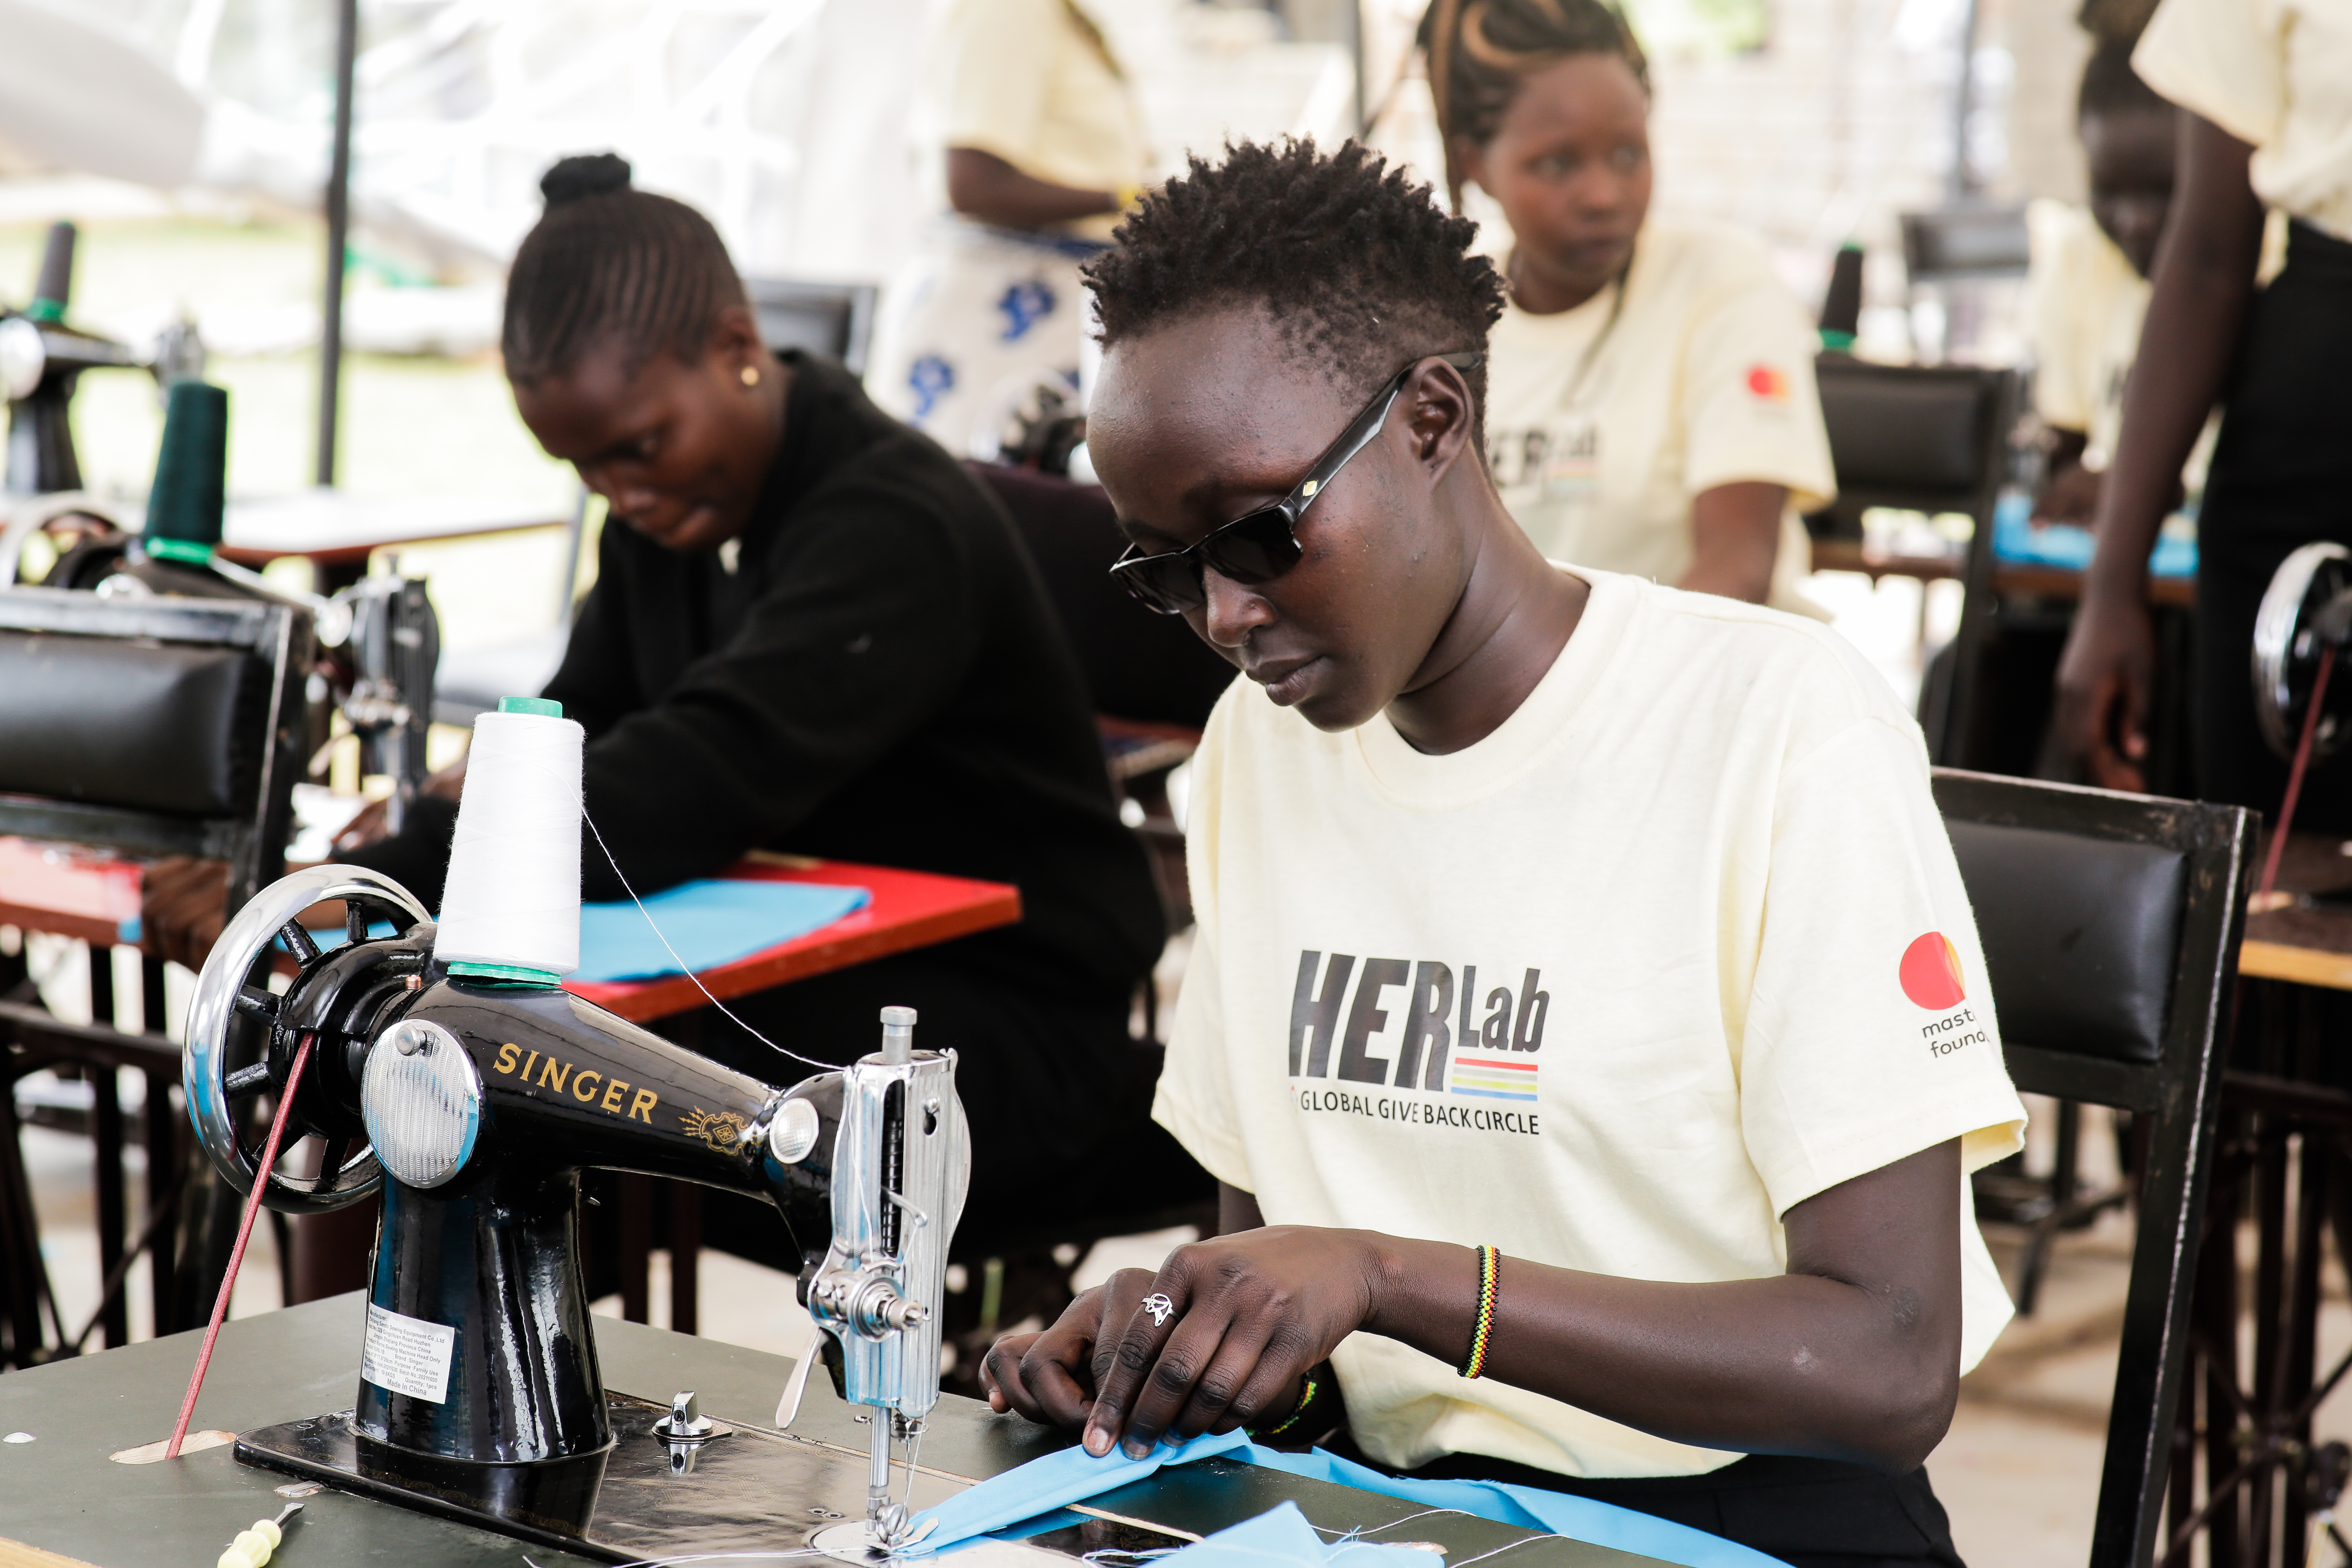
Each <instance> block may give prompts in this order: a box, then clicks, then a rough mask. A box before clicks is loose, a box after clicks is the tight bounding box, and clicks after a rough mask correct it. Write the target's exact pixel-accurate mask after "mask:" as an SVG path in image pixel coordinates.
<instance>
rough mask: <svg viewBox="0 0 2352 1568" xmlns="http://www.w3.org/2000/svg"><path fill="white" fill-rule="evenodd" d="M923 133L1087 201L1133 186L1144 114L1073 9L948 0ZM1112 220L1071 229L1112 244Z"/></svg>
mask: <svg viewBox="0 0 2352 1568" xmlns="http://www.w3.org/2000/svg"><path fill="white" fill-rule="evenodd" d="M924 76H925V79H926V84H927V86H926V90H925V94H924V100H925V102H924V106H923V109H922V111H921V113H920V115H919V130H920V132H921V134H922V137H923V139H924V140H925V141H927V142H936V144H937V145H938V146H939V147H940V148H948V147H971V148H973V149H975V150H977V151H979V152H982V153H994V154H995V155H996V156H998V157H1000V158H1002V159H1003V160H1004V161H1005V162H1006V163H1010V164H1012V165H1013V167H1014V168H1016V169H1018V170H1020V171H1021V172H1022V173H1023V174H1027V175H1029V176H1030V177H1031V178H1032V179H1038V180H1045V181H1049V182H1051V183H1052V184H1057V185H1068V186H1070V187H1072V188H1073V189H1076V190H1082V191H1118V190H1119V189H1121V188H1122V187H1125V186H1128V185H1135V184H1141V183H1142V182H1143V181H1144V180H1145V179H1146V178H1147V177H1148V176H1149V173H1150V163H1151V159H1150V152H1149V151H1148V149H1147V148H1146V146H1145V142H1144V132H1143V116H1142V112H1141V110H1139V108H1138V107H1137V105H1136V101H1135V95H1134V94H1133V93H1132V92H1131V91H1130V90H1129V86H1128V81H1127V77H1126V72H1125V70H1124V69H1123V68H1121V67H1120V65H1119V64H1118V59H1117V58H1116V57H1114V56H1113V55H1112V53H1111V52H1110V47H1109V44H1108V41H1107V40H1106V39H1105V37H1104V36H1103V31H1102V27H1101V25H1100V24H1099V23H1098V22H1097V20H1096V19H1095V17H1094V16H1090V15H1089V14H1087V12H1086V11H1084V10H1082V9H1080V8H1079V5H1078V3H1077V0H946V5H945V9H944V10H943V11H942V12H941V14H940V19H939V22H938V26H937V29H936V31H935V32H934V34H933V35H932V37H931V40H930V47H929V50H928V51H927V54H926V63H925V67H924ZM1118 216H1119V215H1118V214H1115V213H1104V214H1098V215H1097V216H1094V217H1090V218H1081V219H1079V220H1077V221H1076V222H1075V223H1072V224H1069V225H1067V226H1066V229H1067V232H1069V233H1071V234H1073V235H1076V236H1080V237H1085V238H1088V239H1099V240H1108V238H1109V237H1110V233H1111V230H1112V229H1113V228H1114V227H1116V226H1118Z"/></svg>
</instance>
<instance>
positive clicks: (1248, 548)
mask: <svg viewBox="0 0 2352 1568" xmlns="http://www.w3.org/2000/svg"><path fill="white" fill-rule="evenodd" d="M1427 357H1429V358H1432V359H1441V360H1444V362H1445V363H1447V364H1450V365H1452V366H1453V367H1454V369H1456V370H1460V371H1471V370H1475V369H1477V368H1478V366H1479V365H1480V364H1481V363H1484V362H1485V360H1486V354H1485V353H1480V352H1476V351H1467V350H1465V352H1463V353H1450V354H1432V355H1429V356H1427ZM1421 363H1422V362H1421V361H1420V360H1415V361H1413V362H1412V363H1411V364H1409V365H1407V366H1405V367H1404V368H1403V369H1402V370H1401V371H1399V372H1397V373H1396V374H1394V375H1392V376H1391V377H1390V378H1389V381H1388V384H1387V385H1385V386H1383V387H1381V389H1380V391H1378V392H1376V393H1374V394H1373V395H1372V400H1371V401H1370V403H1367V404H1366V405H1364V411H1363V412H1362V413H1361V414H1359V415H1357V416H1356V418H1355V422H1354V423H1352V424H1350V425H1349V426H1348V427H1347V428H1346V429H1345V430H1342V431H1341V432H1339V439H1338V440H1336V441H1334V442H1332V443H1331V445H1330V446H1329V447H1326V448H1325V449H1324V452H1323V455H1322V456H1321V457H1319V458H1316V459H1315V466H1314V467H1313V468H1309V469H1307V477H1306V478H1305V479H1301V480H1299V481H1298V488H1297V489H1294V490H1292V491H1291V492H1290V493H1289V494H1288V495H1286V496H1285V497H1283V498H1282V499H1281V500H1278V501H1276V502H1275V503H1274V504H1273V505H1271V506H1262V507H1259V508H1258V509H1257V510H1255V511H1249V512H1244V513H1243V514H1242V515H1241V516H1239V517H1237V518H1235V519H1234V521H1231V522H1229V523H1227V524H1225V525H1224V526H1223V528H1220V529H1218V530H1217V531H1215V532H1213V533H1212V534H1210V535H1209V536H1208V537H1207V538H1206V539H1203V540H1202V541H1201V542H1199V543H1197V544H1191V545H1187V546H1186V547H1185V548H1183V549H1181V550H1167V551H1162V552H1160V553H1159V554H1157V555H1143V554H1139V553H1138V552H1139V550H1140V549H1141V548H1142V547H1141V546H1139V545H1129V546H1128V550H1127V553H1126V554H1124V555H1122V556H1120V557H1119V558H1118V560H1117V561H1115V562H1113V563H1111V568H1110V574H1111V575H1112V576H1114V577H1116V578H1118V580H1119V581H1120V582H1121V583H1123V584H1126V585H1127V591H1128V592H1129V593H1130V594H1133V595H1135V596H1136V597H1137V598H1139V599H1140V600H1142V601H1143V602H1144V603H1145V604H1146V605H1150V607H1151V608H1153V609H1155V610H1157V611H1159V612H1160V614H1161V615H1163V616H1177V615H1181V614H1183V613H1184V612H1185V611H1187V610H1197V609H1199V608H1200V607H1201V606H1202V605H1203V604H1204V603H1206V602H1207V598H1208V593H1207V590H1206V589H1205V588H1204V587H1202V583H1201V574H1202V571H1203V570H1204V569H1205V570H1208V571H1213V572H1214V573H1216V574H1217V575H1218V576H1220V577H1223V578H1225V579H1226V580H1228V581H1230V582H1234V583H1239V584H1242V585H1243V586H1244V587H1246V588H1254V587H1256V586H1257V585H1258V584H1261V583H1271V582H1273V581H1274V580H1275V579H1276V577H1279V576H1281V575H1282V574H1284V573H1285V572H1287V571H1289V570H1290V569H1291V568H1292V567H1293V566H1296V565H1297V564H1298V558H1299V556H1300V554H1301V553H1303V552H1302V551H1301V550H1300V548H1299V544H1298V518H1299V514H1300V513H1302V512H1304V511H1305V510H1307V507H1308V506H1310V505H1312V504H1313V502H1314V500H1315V498H1316V497H1317V496H1318V495H1321V494H1322V493H1323V489H1324V487H1325V486H1327V485H1328V484H1329V483H1330V482H1331V481H1332V480H1333V479H1336V478H1337V477H1338V476H1339V470H1340V469H1341V468H1346V467H1347V466H1348V459H1349V458H1352V457H1354V456H1355V455H1356V454H1357V453H1359V452H1360V451H1362V450H1363V449H1364V448H1365V447H1369V446H1370V445H1371V441H1372V437H1375V436H1377V435H1379V434H1380V431H1381V426H1382V425H1384V424H1386V423H1387V422H1388V416H1389V410H1390V408H1391V407H1392V406H1394V405H1395V403H1396V400H1397V394H1399V393H1401V392H1402V391H1403V390H1404V384H1405V379H1406V378H1407V377H1408V376H1410V375H1412V373H1413V372H1414V371H1415V370H1418V369H1419V368H1420V367H1421Z"/></svg>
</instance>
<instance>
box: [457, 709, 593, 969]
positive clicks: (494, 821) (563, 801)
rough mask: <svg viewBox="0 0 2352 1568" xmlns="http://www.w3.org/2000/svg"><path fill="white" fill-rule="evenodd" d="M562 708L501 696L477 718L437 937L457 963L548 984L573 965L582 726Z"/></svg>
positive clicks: (576, 960) (577, 919)
mask: <svg viewBox="0 0 2352 1568" xmlns="http://www.w3.org/2000/svg"><path fill="white" fill-rule="evenodd" d="M562 711H563V710H562V708H561V707H560V706H559V705H558V704H556V703H553V702H549V701H545V700H541V699H538V698H519V697H509V698H507V699H505V700H503V701H501V702H500V703H499V711H497V712H496V713H484V714H482V715H480V716H479V717H478V718H476V719H475V721H474V746H473V750H472V752H470V753H469V754H468V756H467V762H466V792H465V794H464V795H463V796H462V797H461V798H460V799H459V801H458V804H457V833H456V836H455V837H452V838H451V840H450V843H449V879H448V883H447V885H446V889H444V891H443V893H442V895H441V920H440V928H439V931H438V934H437V935H436V938H435V941H434V952H435V953H436V956H437V957H439V958H440V959H441V961H442V962H443V963H447V964H449V965H450V966H451V967H452V968H453V969H457V968H459V966H461V965H462V966H463V968H462V969H459V972H460V973H472V974H475V975H482V976H488V977H490V978H496V979H507V980H527V981H528V980H535V981H540V982H541V983H546V984H551V983H552V982H553V981H554V980H555V979H556V977H557V976H559V975H564V974H569V973H572V971H573V970H575V969H577V968H579V967H580V770H581V752H582V749H583V745H584V743H585V734H584V731H582V730H581V728H580V726H579V725H578V724H576V723H574V722H573V721H571V720H569V719H566V718H563V717H562Z"/></svg>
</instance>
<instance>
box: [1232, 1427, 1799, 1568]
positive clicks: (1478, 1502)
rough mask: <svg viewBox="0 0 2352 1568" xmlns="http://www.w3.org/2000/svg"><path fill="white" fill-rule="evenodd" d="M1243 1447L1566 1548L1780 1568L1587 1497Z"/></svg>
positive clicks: (1308, 1471)
mask: <svg viewBox="0 0 2352 1568" xmlns="http://www.w3.org/2000/svg"><path fill="white" fill-rule="evenodd" d="M1250 1447H1251V1448H1252V1449H1253V1450H1254V1452H1252V1453H1251V1454H1249V1455H1247V1456H1245V1457H1246V1458H1248V1459H1249V1461H1250V1463H1252V1464H1254V1465H1265V1466H1266V1467H1268V1468H1272V1469H1277V1470H1286V1471H1288V1472H1289V1473H1290V1474H1292V1475H1294V1476H1304V1477H1306V1478H1307V1479H1310V1480H1318V1481H1333V1482H1336V1483H1338V1484H1339V1485H1340V1486H1343V1487H1355V1488H1357V1489H1360V1490H1362V1491H1368V1492H1379V1493H1380V1494H1381V1495H1382V1496H1383V1497H1392V1498H1402V1499H1403V1500H1406V1501H1408V1502H1417V1503H1422V1504H1423V1505H1425V1506H1427V1507H1430V1508H1455V1509H1460V1510H1462V1511H1463V1512H1464V1513H1472V1514H1476V1515H1477V1516H1478V1517H1479V1518H1480V1519H1491V1520H1493V1521H1496V1523H1497V1524H1516V1525H1517V1526H1519V1527H1520V1528H1521V1529H1523V1530H1540V1531H1548V1532H1549V1533H1550V1534H1553V1535H1565V1536H1567V1537H1568V1538H1569V1539H1570V1540H1571V1541H1586V1542H1591V1543H1592V1544H1593V1545H1595V1546H1613V1547H1615V1548H1616V1549H1617V1550H1618V1551H1620V1552H1633V1554H1634V1555H1635V1556H1638V1557H1654V1558H1656V1559H1657V1560H1658V1561H1659V1562H1661V1563H1679V1564H1681V1565H1682V1568H1786V1564H1784V1563H1781V1561H1780V1559H1779V1558H1777V1557H1767V1556H1765V1555H1764V1553H1762V1552H1759V1551H1757V1550H1756V1549H1755V1548H1753V1547H1750V1546H1741V1545H1739V1544H1738V1542H1730V1541H1726V1540H1724V1539H1723V1537H1721V1536H1719V1535H1709V1534H1708V1533H1707V1532H1706V1531H1704V1530H1693V1529H1692V1528H1691V1527H1690V1526H1688V1525H1686V1524H1675V1523H1673V1522H1671V1521H1666V1520H1663V1519H1659V1518H1656V1517H1655V1516H1654V1515H1651V1514H1646V1513H1636V1512H1634V1511H1633V1510H1632V1509H1630V1508H1619V1507H1618V1506H1617V1505H1616V1504H1614V1503H1607V1502H1595V1501H1594V1500H1592V1499H1591V1498H1580V1497H1570V1495H1569V1494H1568V1493H1566V1492H1555V1491H1547V1490H1545V1489H1543V1488H1541V1487H1523V1486H1517V1485H1515V1484H1513V1483H1511V1482H1508V1481H1427V1480H1405V1479H1401V1478H1399V1477H1396V1476H1391V1475H1389V1474H1387V1473H1386V1472H1384V1471H1381V1470H1375V1469H1373V1468H1370V1467H1369V1466H1366V1465H1359V1464H1355V1463H1353V1462H1352V1461H1349V1460H1347V1459H1343V1458H1339V1456H1338V1455H1336V1454H1327V1453H1325V1452H1324V1451H1323V1450H1322V1449H1320V1448H1316V1449H1313V1450H1311V1451H1310V1452H1307V1453H1304V1454H1282V1453H1276V1452H1275V1451H1274V1450H1273V1449H1271V1448H1262V1447H1257V1445H1255V1444H1252V1445H1250ZM1236 1457H1237V1458H1240V1457H1244V1456H1236Z"/></svg>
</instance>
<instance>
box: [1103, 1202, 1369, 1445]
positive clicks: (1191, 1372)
mask: <svg viewBox="0 0 2352 1568" xmlns="http://www.w3.org/2000/svg"><path fill="white" fill-rule="evenodd" d="M1380 1275H1381V1261H1380V1253H1379V1249H1378V1247H1377V1238H1376V1237H1373V1236H1372V1235H1371V1234H1370V1233H1369V1232H1366V1231H1360V1230H1326V1229H1323V1228H1321V1227H1319V1226H1292V1225H1286V1226H1266V1227H1265V1228H1262V1229H1258V1230H1246V1231H1242V1232H1240V1233H1238V1234H1236V1235H1233V1236H1222V1237H1214V1238H1213V1239H1211V1240H1207V1241H1196V1242H1192V1243H1191V1244H1190V1245H1188V1246H1184V1247H1178V1248H1177V1249H1176V1250H1175V1251H1174V1252H1172V1253H1171V1254H1170V1255H1169V1258H1168V1261H1167V1262H1166V1263H1165V1264H1163V1265H1161V1266H1160V1274H1159V1277H1158V1278H1157V1279H1154V1280H1153V1281H1152V1289H1151V1294H1150V1295H1148V1296H1146V1297H1145V1298H1144V1300H1143V1303H1142V1305H1141V1306H1140V1307H1139V1308H1138V1309H1137V1310H1136V1312H1135V1314H1134V1316H1133V1317H1132V1318H1131V1319H1130V1320H1129V1322H1128V1325H1127V1328H1126V1330H1125V1331H1124V1332H1123V1333H1121V1334H1120V1335H1119V1337H1118V1340H1117V1342H1116V1343H1115V1344H1114V1345H1113V1346H1111V1347H1109V1348H1110V1349H1111V1352H1112V1353H1111V1355H1110V1356H1109V1357H1108V1367H1107V1368H1106V1369H1105V1370H1104V1372H1103V1373H1101V1375H1100V1378H1099V1382H1098V1384H1097V1388H1096V1391H1095V1401H1094V1409H1093V1411H1092V1413H1091V1414H1090V1415H1088V1416H1087V1428H1086V1436H1085V1443H1086V1447H1087V1452H1088V1453H1089V1454H1096V1455H1102V1454H1108V1453H1109V1452H1110V1450H1111V1445H1113V1444H1114V1443H1117V1442H1119V1441H1121V1440H1122V1439H1124V1440H1125V1442H1126V1445H1127V1451H1128V1453H1129V1456H1131V1457H1133V1458H1145V1457H1146V1456H1148V1455H1149V1454H1150V1452H1151V1450H1152V1448H1153V1447H1155V1446H1156V1445H1157V1444H1158V1443H1159V1442H1160V1438H1161V1436H1175V1437H1178V1438H1180V1439H1181V1438H1185V1437H1194V1436H1199V1435H1200V1434H1202V1433H1203V1432H1207V1431H1212V1430H1217V1431H1230V1430H1231V1429H1232V1428H1233V1427H1234V1426H1240V1425H1244V1424H1246V1423H1248V1422H1251V1421H1255V1420H1260V1419H1262V1418H1264V1417H1265V1416H1267V1415H1279V1414H1280V1412H1279V1410H1278V1408H1277V1407H1278V1406H1279V1405H1280V1404H1281V1402H1282V1401H1283V1400H1284V1399H1285V1398H1288V1399H1290V1400H1292V1401H1294V1402H1295V1401H1296V1400H1297V1390H1298V1388H1299V1379H1300V1378H1301V1376H1302V1375H1304V1374H1305V1373H1306V1372H1307V1369H1308V1368H1310V1367H1312V1366H1314V1365H1315V1363H1318V1362H1319V1361H1322V1360H1324V1359H1325V1358H1327V1357H1328V1356H1329V1355H1330V1353H1331V1352H1332V1350H1333V1348H1334V1347H1336V1346H1337V1345H1338V1344H1339V1342H1340V1341H1341V1340H1344V1339H1346V1338H1347V1337H1348V1336H1349V1334H1351V1333H1353V1332H1355V1331H1357V1330H1358V1329H1359V1328H1361V1327H1362V1326H1363V1325H1364V1324H1365V1323H1366V1322H1367V1321H1370V1318H1371V1316H1372V1312H1373V1309H1374V1305H1375V1303H1376V1301H1377V1299H1378V1284H1379V1279H1380Z"/></svg>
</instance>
